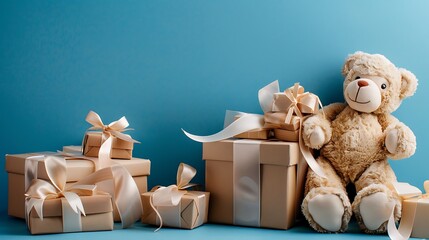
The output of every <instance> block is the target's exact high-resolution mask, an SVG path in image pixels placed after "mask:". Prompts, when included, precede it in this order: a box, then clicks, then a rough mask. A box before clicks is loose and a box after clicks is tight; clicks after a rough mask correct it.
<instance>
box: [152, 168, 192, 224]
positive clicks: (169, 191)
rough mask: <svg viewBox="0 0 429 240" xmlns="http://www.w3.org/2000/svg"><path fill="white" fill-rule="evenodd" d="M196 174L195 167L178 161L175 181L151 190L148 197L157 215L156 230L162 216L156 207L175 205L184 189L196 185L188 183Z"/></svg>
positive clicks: (184, 191) (184, 192) (185, 191)
mask: <svg viewBox="0 0 429 240" xmlns="http://www.w3.org/2000/svg"><path fill="white" fill-rule="evenodd" d="M196 174H197V170H196V169H195V168H193V167H191V166H189V165H187V164H185V163H180V165H179V168H178V170H177V178H176V181H177V183H176V184H172V185H170V186H168V187H163V186H161V187H159V188H158V189H156V190H155V191H154V192H153V194H152V196H151V199H150V205H151V207H152V209H153V210H154V211H155V213H156V215H157V216H158V218H159V222H160V224H159V227H158V229H156V230H155V231H158V230H159V229H161V227H162V217H161V215H160V214H159V212H158V210H157V209H156V207H169V206H177V205H178V204H179V203H180V200H181V199H182V197H183V195H185V194H186V193H187V192H188V191H187V190H186V189H188V188H190V187H192V186H195V185H196V184H193V183H190V182H191V180H192V178H194V176H195V175H196Z"/></svg>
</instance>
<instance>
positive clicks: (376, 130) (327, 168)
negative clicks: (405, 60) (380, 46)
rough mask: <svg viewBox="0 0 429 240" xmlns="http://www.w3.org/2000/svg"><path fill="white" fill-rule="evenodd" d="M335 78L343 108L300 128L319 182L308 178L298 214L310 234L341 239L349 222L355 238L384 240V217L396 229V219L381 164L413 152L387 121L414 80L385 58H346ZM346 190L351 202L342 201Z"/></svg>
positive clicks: (407, 135)
mask: <svg viewBox="0 0 429 240" xmlns="http://www.w3.org/2000/svg"><path fill="white" fill-rule="evenodd" d="M342 74H343V76H344V84H343V93H344V98H345V101H346V103H333V104H330V105H328V106H326V107H325V108H324V111H323V113H322V112H320V113H319V114H317V115H313V116H311V117H308V118H307V119H305V120H304V122H303V125H302V139H303V140H304V143H305V145H306V146H307V147H309V148H310V149H315V150H318V151H316V152H318V153H319V156H318V157H317V162H318V164H319V165H320V166H321V167H322V169H323V171H324V173H325V175H326V178H324V177H320V176H319V175H317V174H316V173H315V172H313V171H312V170H311V169H309V170H308V173H307V178H306V183H305V192H304V199H303V202H302V205H301V208H302V212H303V215H304V216H305V218H306V219H307V221H308V223H309V225H310V226H311V227H312V228H313V229H315V230H316V231H318V232H344V231H345V230H346V229H347V225H348V222H349V221H350V218H351V216H352V214H354V215H355V217H356V219H357V222H358V224H359V227H360V229H361V230H362V231H363V232H366V233H374V234H375V233H384V232H386V226H387V220H388V219H389V217H390V215H391V214H392V211H393V214H394V217H395V220H396V221H398V220H399V218H400V216H401V201H400V199H399V197H398V195H397V193H396V192H395V191H394V190H392V185H391V183H392V182H394V181H396V176H395V173H394V172H393V170H392V168H391V167H390V165H389V163H388V159H393V160H396V159H403V158H407V157H410V156H412V155H413V154H414V152H415V150H416V138H415V136H414V134H413V132H412V131H411V129H410V128H409V127H407V126H406V125H405V124H404V123H402V122H400V121H399V120H398V119H396V118H395V117H394V116H392V115H391V113H392V112H393V111H395V110H396V109H397V108H398V107H399V106H400V104H401V102H402V100H403V99H405V98H407V97H410V96H412V95H413V94H414V92H415V91H416V89H417V79H416V77H415V75H414V74H413V73H411V72H410V71H408V70H406V69H404V68H397V67H395V65H394V64H393V63H391V62H390V61H389V60H388V59H387V58H386V57H385V56H383V55H380V54H368V53H364V52H356V53H354V54H351V55H349V56H348V58H347V59H346V61H345V63H344V66H343V69H342ZM350 186H351V187H352V188H353V187H354V188H355V189H356V195H355V196H354V199H353V198H349V196H348V193H347V189H346V187H350Z"/></svg>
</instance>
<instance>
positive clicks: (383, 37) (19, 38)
mask: <svg viewBox="0 0 429 240" xmlns="http://www.w3.org/2000/svg"><path fill="white" fill-rule="evenodd" d="M428 11H429V2H427V1H387V0H386V1H369V0H367V1H355V2H351V1H342V0H332V1H275V0H272V1H253V0H235V1H223V0H222V1H201V0H186V1H179V0H177V1H162V0H157V1H73V2H72V3H71V2H69V1H0V110H1V112H2V113H1V117H0V126H1V131H2V137H1V138H0V155H4V154H6V153H22V152H33V151H46V150H56V149H60V148H61V147H62V146H63V145H69V144H79V143H80V142H81V138H82V135H83V133H84V131H85V129H86V128H87V127H89V125H88V124H87V123H86V122H85V121H84V118H85V116H86V114H87V112H88V111H89V110H94V111H97V112H98V113H99V114H100V115H101V116H102V118H103V120H104V121H105V122H110V121H113V120H116V119H118V118H119V117H121V116H123V115H125V116H127V118H128V120H129V122H130V124H131V127H133V128H135V129H136V130H135V131H133V132H132V133H131V134H132V135H133V136H134V137H135V138H136V139H138V140H140V141H141V142H142V144H141V145H137V146H136V148H135V152H134V153H135V156H138V157H145V158H150V159H151V160H152V175H151V177H150V179H149V185H150V186H153V185H156V184H162V185H168V184H172V183H174V181H175V176H176V170H177V166H178V164H179V162H182V161H183V162H186V163H189V164H191V165H193V166H195V167H196V168H197V169H198V175H197V177H196V178H195V180H194V182H198V183H203V181H204V171H203V166H204V162H203V161H201V144H199V143H196V142H192V141H191V140H189V139H187V138H186V137H185V136H184V135H183V134H182V133H181V131H180V128H185V129H186V130H188V131H190V132H192V133H196V134H210V133H214V132H216V131H218V130H220V129H221V128H222V126H223V115H224V112H225V110H226V109H231V110H240V111H246V112H254V113H259V112H261V110H260V108H259V104H258V100H257V91H258V89H259V88H261V87H262V86H264V85H266V84H267V83H269V82H271V81H273V80H275V79H279V80H280V84H281V87H282V88H286V87H289V86H291V85H292V84H293V83H294V82H297V81H299V82H300V83H301V84H302V85H303V86H304V87H306V89H307V90H309V91H311V92H314V93H316V94H318V95H319V96H320V98H321V99H322V102H323V103H324V104H328V103H331V102H334V101H343V97H342V76H341V74H340V70H341V66H342V64H343V61H344V59H345V58H346V56H347V54H349V53H353V52H355V51H356V50H363V51H367V52H371V53H375V52H377V53H382V54H385V55H386V56H387V57H388V58H390V59H391V60H392V61H393V62H394V63H395V64H396V65H397V66H401V67H405V68H407V69H409V70H411V71H412V72H414V73H415V74H416V76H417V77H418V78H419V80H420V85H419V88H418V90H417V93H416V95H415V96H413V97H412V98H410V99H407V100H405V102H404V103H403V105H402V106H401V108H400V109H399V110H398V111H396V112H395V116H396V117H397V118H399V119H400V120H401V121H403V122H405V123H406V124H407V125H408V126H409V127H410V128H411V129H412V130H414V132H415V134H416V136H417V141H418V149H417V152H416V154H415V155H414V156H413V157H411V158H410V159H408V160H404V161H401V162H392V165H393V168H394V170H395V171H396V173H397V175H398V178H399V180H401V181H408V182H410V183H412V184H414V185H416V186H418V187H422V184H423V181H424V180H426V179H427V178H428V174H427V169H428V165H429V163H428V161H427V156H428V155H429V139H428V138H429V137H428V136H427V133H428V132H429V131H428V124H427V121H426V119H425V113H424V110H426V109H427V106H426V104H427V93H428V90H429V89H428V85H427V84H426V82H427V79H428V77H429V68H428V66H429V64H428V60H427V59H428V56H429V45H428V44H427V43H428V39H429V28H428V27H427V23H428V22H429V12H428ZM2 164H4V162H3V161H2ZM0 187H1V193H2V195H3V196H5V195H6V190H7V175H6V173H5V172H4V171H0ZM0 206H1V207H0V212H3V213H4V212H5V210H6V206H7V205H6V197H2V198H0ZM3 215H4V214H3ZM3 215H2V218H1V219H2V221H8V220H7V219H6V218H5V217H4V216H3ZM2 225H3V224H2ZM6 226H11V228H9V227H7V228H4V227H3V226H2V228H1V230H2V231H5V232H10V231H11V230H10V229H21V230H22V231H23V232H22V233H21V232H20V231H21V230H19V231H18V230H17V231H18V232H17V233H19V234H26V232H25V227H22V226H21V225H20V224H19V223H15V221H12V222H11V223H9V222H8V223H7V224H6ZM6 230H10V231H6ZM126 232H127V233H128V232H129V233H130V235H132V236H137V235H138V234H140V232H139V231H136V230H135V229H134V230H131V231H126ZM176 232H177V234H178V235H180V236H183V237H185V236H188V235H192V234H194V232H195V235H196V236H200V238H201V236H202V235H199V234H206V233H208V234H210V236H209V237H212V238H216V237H217V236H218V235H217V234H222V235H226V234H227V233H231V234H233V236H235V237H239V236H251V237H253V236H254V237H255V238H259V237H263V236H266V234H268V233H269V236H270V237H271V236H273V237H275V236H279V237H278V238H279V239H280V238H281V237H283V232H281V234H280V233H279V232H278V231H265V230H258V229H249V230H248V229H241V228H240V229H239V230H237V228H232V227H220V226H207V227H204V228H201V229H199V230H196V231H180V232H179V231H174V230H165V231H164V230H163V231H162V233H160V234H159V235H154V236H160V238H163V237H166V238H167V237H169V236H170V237H171V236H173V235H176ZM301 232H307V231H304V230H302V231H301V230H300V229H298V230H296V231H292V232H291V234H292V233H293V234H298V235H299V236H301V235H300V233H301ZM121 233H122V231H120V232H114V233H113V234H114V235H110V234H112V233H107V234H104V235H103V234H100V235H99V234H98V233H97V234H90V235H70V234H69V235H64V236H67V237H68V236H73V237H74V236H76V237H77V236H85V237H87V236H88V237H89V236H91V237H92V236H103V237H105V236H107V238H109V237H110V236H119V235H120V234H121ZM224 233H225V234H224ZM163 234H165V235H163ZM169 234H170V235H169ZM192 236H193V235H192ZM305 236H307V235H305ZM308 236H311V237H316V235H308ZM320 236H323V237H326V236H328V237H332V236H336V235H320ZM341 236H347V235H341ZM351 236H353V235H351ZM142 237H143V235H142ZM294 237H297V236H296V235H294ZM303 237H304V236H303ZM317 237H319V235H317ZM359 237H361V236H359ZM154 238H155V237H154Z"/></svg>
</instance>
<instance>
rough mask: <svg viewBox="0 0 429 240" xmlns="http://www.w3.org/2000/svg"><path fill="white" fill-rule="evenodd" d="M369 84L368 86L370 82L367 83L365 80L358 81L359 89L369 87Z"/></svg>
mask: <svg viewBox="0 0 429 240" xmlns="http://www.w3.org/2000/svg"><path fill="white" fill-rule="evenodd" d="M368 85H369V84H368V82H367V81H365V80H359V81H358V86H359V87H366V86H368Z"/></svg>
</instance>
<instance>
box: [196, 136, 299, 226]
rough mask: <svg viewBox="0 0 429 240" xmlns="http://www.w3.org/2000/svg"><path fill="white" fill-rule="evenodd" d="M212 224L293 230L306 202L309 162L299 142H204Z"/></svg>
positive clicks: (207, 189)
mask: <svg viewBox="0 0 429 240" xmlns="http://www.w3.org/2000/svg"><path fill="white" fill-rule="evenodd" d="M203 159H204V160H205V161H206V191H208V192H210V194H211V196H210V197H211V199H210V208H209V222H214V223H222V224H234V225H243V226H252V227H264V228H276V229H288V228H290V227H292V226H293V225H294V222H295V217H296V213H297V211H298V209H299V204H300V200H301V197H302V196H301V195H302V190H303V183H304V177H305V173H306V166H307V165H306V164H305V161H303V160H302V159H301V154H300V150H299V146H298V143H294V142H279V141H263V140H262V141H257V140H222V141H218V142H210V143H203Z"/></svg>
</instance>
